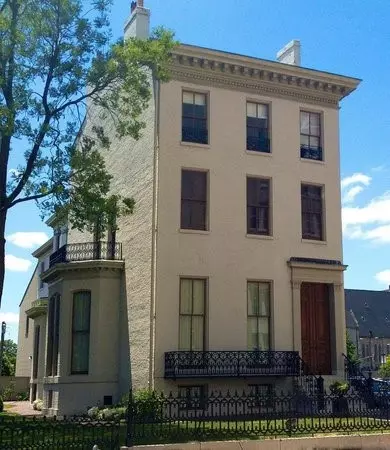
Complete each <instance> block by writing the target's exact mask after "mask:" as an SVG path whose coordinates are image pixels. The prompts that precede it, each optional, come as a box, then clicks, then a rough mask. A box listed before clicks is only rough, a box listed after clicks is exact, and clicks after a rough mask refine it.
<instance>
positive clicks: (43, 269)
mask: <svg viewBox="0 0 390 450" xmlns="http://www.w3.org/2000/svg"><path fill="white" fill-rule="evenodd" d="M44 271H45V261H41V262H40V263H39V289H43V287H44V286H45V283H44V282H43V280H42V274H43V272H44Z"/></svg>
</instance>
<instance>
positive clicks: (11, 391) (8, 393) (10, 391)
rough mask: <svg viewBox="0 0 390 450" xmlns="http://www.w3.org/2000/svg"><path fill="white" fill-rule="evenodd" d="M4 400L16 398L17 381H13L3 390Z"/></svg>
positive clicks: (8, 400)
mask: <svg viewBox="0 0 390 450" xmlns="http://www.w3.org/2000/svg"><path fill="white" fill-rule="evenodd" d="M3 400H4V401H5V402H10V401H13V400H16V392H15V383H13V382H12V381H11V383H10V384H9V385H8V386H6V387H5V388H4V390H3Z"/></svg>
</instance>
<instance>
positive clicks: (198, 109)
mask: <svg viewBox="0 0 390 450" xmlns="http://www.w3.org/2000/svg"><path fill="white" fill-rule="evenodd" d="M181 139H182V141H183V142H195V143H198V144H208V142H209V135H208V129H207V95H206V94H200V93H198V92H189V91H184V92H183V104H182V135H181Z"/></svg>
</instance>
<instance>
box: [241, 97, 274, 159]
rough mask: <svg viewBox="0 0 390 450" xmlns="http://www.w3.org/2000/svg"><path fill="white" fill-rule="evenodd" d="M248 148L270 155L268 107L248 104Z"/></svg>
mask: <svg viewBox="0 0 390 450" xmlns="http://www.w3.org/2000/svg"><path fill="white" fill-rule="evenodd" d="M246 148H247V150H253V151H256V152H264V153H270V144H269V125H268V105H264V104H261V103H252V102H248V103H247V104H246Z"/></svg>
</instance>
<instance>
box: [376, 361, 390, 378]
mask: <svg viewBox="0 0 390 450" xmlns="http://www.w3.org/2000/svg"><path fill="white" fill-rule="evenodd" d="M378 374H379V376H380V377H381V378H390V357H388V356H387V357H386V361H385V362H384V363H383V364H381V366H380V367H379V370H378Z"/></svg>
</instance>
